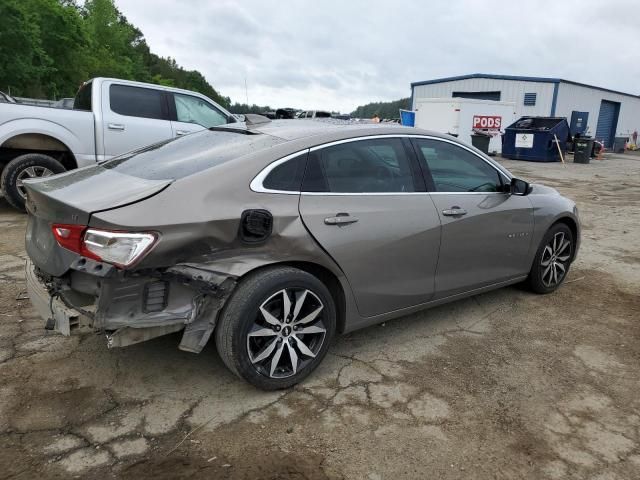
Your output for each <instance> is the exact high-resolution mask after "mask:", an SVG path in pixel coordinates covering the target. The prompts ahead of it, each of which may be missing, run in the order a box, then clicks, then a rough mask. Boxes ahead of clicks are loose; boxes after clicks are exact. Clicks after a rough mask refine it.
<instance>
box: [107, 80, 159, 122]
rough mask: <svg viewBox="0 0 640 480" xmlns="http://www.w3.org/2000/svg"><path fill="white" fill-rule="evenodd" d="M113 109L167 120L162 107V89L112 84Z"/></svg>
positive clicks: (118, 111) (133, 115)
mask: <svg viewBox="0 0 640 480" xmlns="http://www.w3.org/2000/svg"><path fill="white" fill-rule="evenodd" d="M109 103H110V106H111V110H112V111H114V112H115V113H119V114H120V115H127V116H130V117H142V118H154V119H158V120H165V119H166V115H165V113H164V109H163V108H162V103H163V98H162V91H161V90H155V89H151V88H142V87H131V86H129V85H111V86H110V87H109Z"/></svg>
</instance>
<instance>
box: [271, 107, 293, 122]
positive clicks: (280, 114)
mask: <svg viewBox="0 0 640 480" xmlns="http://www.w3.org/2000/svg"><path fill="white" fill-rule="evenodd" d="M296 114H297V111H296V110H295V109H294V108H279V109H278V110H276V119H278V120H286V119H293V118H296Z"/></svg>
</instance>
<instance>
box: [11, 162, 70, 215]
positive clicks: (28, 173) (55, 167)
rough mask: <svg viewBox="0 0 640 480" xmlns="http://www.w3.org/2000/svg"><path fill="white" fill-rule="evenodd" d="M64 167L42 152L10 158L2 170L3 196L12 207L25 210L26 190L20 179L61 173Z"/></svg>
mask: <svg viewBox="0 0 640 480" xmlns="http://www.w3.org/2000/svg"><path fill="white" fill-rule="evenodd" d="M64 171H65V168H64V167H63V166H62V164H61V163H60V162H58V161H57V160H56V159H55V158H53V157H50V156H49V155H44V154H43V153H26V154H24V155H20V156H19V157H16V158H14V159H13V160H11V161H10V162H9V163H8V164H7V165H6V166H5V167H4V170H2V177H0V187H1V188H2V193H3V194H4V198H5V199H6V200H7V202H9V205H11V206H12V207H14V208H17V209H18V210H22V211H25V206H24V204H25V200H26V192H25V190H24V187H23V186H22V180H25V179H27V178H39V177H48V176H50V175H55V174H56V173H62V172H64Z"/></svg>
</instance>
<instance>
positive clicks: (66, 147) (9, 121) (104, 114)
mask: <svg viewBox="0 0 640 480" xmlns="http://www.w3.org/2000/svg"><path fill="white" fill-rule="evenodd" d="M236 121H237V119H236V118H235V117H234V116H233V115H231V113H229V112H228V111H226V110H225V109H224V108H222V107H221V106H220V105H218V104H217V103H215V102H214V101H213V100H211V99H209V98H207V97H206V96H204V95H201V94H199V93H195V92H190V91H187V90H180V89H177V88H170V87H164V86H161V85H151V84H148V83H139V82H131V81H128V80H117V79H113V78H94V79H92V80H90V81H88V82H86V83H84V84H83V85H82V86H81V87H80V89H79V90H78V93H77V95H76V97H75V100H74V105H73V110H66V109H61V108H49V107H36V106H31V105H21V104H19V103H0V171H1V172H2V176H1V177H0V184H1V188H2V193H3V194H4V197H5V198H6V200H7V201H8V202H9V203H10V204H11V205H13V206H14V207H16V208H19V209H24V202H25V190H24V187H23V184H22V182H23V180H25V179H28V178H33V177H43V176H49V175H53V174H55V173H61V172H63V171H65V170H69V169H72V168H79V167H84V166H86V165H91V164H93V163H95V162H97V161H102V160H108V159H109V158H112V157H114V156H117V155H120V154H122V153H126V152H129V151H131V150H135V149H137V148H140V147H144V146H146V145H150V144H152V143H156V142H159V141H162V140H167V139H171V138H174V137H178V136H181V135H186V134H188V133H191V132H195V131H198V130H202V129H204V128H210V127H213V126H216V125H222V124H226V123H234V122H236Z"/></svg>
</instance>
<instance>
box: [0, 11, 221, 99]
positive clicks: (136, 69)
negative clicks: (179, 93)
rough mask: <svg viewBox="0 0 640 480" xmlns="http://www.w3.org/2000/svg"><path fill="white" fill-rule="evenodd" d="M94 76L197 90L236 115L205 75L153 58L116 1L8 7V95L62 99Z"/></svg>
mask: <svg viewBox="0 0 640 480" xmlns="http://www.w3.org/2000/svg"><path fill="white" fill-rule="evenodd" d="M92 77H116V78H122V79H127V80H136V81H140V82H148V83H156V84H161V85H166V86H173V87H178V88H184V89H187V90H194V91H197V92H200V93H202V94H204V95H206V96H208V97H209V98H211V99H213V100H214V101H216V102H218V103H219V104H221V105H223V106H225V107H227V108H229V107H231V108H233V106H232V105H231V100H230V99H229V97H225V96H223V95H221V94H220V93H219V92H218V91H216V89H214V88H213V87H212V86H211V84H209V82H207V80H206V79H205V78H204V76H203V75H202V74H201V73H200V72H199V71H197V70H185V69H184V68H182V67H180V66H179V65H178V64H177V62H176V60H175V59H173V58H163V57H160V56H158V55H155V54H154V53H152V52H151V50H150V48H149V45H148V44H147V42H146V40H145V38H144V35H143V34H142V32H141V31H140V30H139V29H138V28H136V27H135V26H134V25H132V24H131V23H130V22H129V21H127V19H126V17H125V16H124V15H123V14H122V13H121V12H120V11H119V10H118V9H117V8H116V6H115V5H114V3H113V0H87V1H85V2H84V4H82V5H80V4H79V3H76V2H75V1H74V0H2V1H1V2H0V90H3V91H7V90H10V91H11V94H12V95H14V96H25V97H34V98H49V99H60V98H64V97H72V96H74V95H75V92H76V91H77V90H78V87H79V86H80V85H81V84H82V82H84V81H86V80H88V79H90V78H92Z"/></svg>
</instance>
